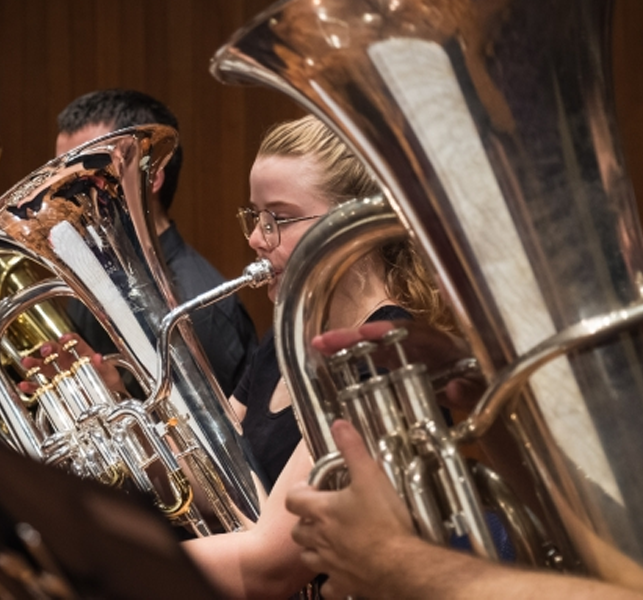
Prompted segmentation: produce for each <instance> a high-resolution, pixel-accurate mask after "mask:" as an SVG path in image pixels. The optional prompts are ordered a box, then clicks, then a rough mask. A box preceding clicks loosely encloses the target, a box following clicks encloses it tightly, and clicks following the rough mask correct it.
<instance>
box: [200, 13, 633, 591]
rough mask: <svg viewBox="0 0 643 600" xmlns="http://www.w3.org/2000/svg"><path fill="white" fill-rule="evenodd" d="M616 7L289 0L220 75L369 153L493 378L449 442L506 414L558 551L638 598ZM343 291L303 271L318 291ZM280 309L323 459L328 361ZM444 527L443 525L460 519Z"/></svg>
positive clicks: (432, 450)
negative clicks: (279, 99)
mask: <svg viewBox="0 0 643 600" xmlns="http://www.w3.org/2000/svg"><path fill="white" fill-rule="evenodd" d="M611 9H612V2H610V1H609V0H569V1H567V2H558V1H557V0H545V1H543V2H532V1H531V0H506V1H503V2H485V1H476V2H474V1H473V0H464V1H463V2H451V1H447V0H399V1H395V2H383V1H382V2H380V1H375V2H372V1H367V0H350V1H347V0H315V1H311V0H286V1H282V2H278V3H277V4H275V5H274V6H273V7H272V8H270V9H268V10H267V11H266V12H265V13H263V14H262V15H259V16H258V17H256V18H255V20H254V21H253V22H252V23H250V24H249V25H248V26H247V27H246V28H244V29H243V30H241V31H239V32H238V33H237V34H236V35H235V36H234V37H233V39H232V40H231V41H230V42H229V44H228V45H226V46H224V47H223V48H222V49H221V50H219V52H218V53H217V55H216V56H215V58H214V60H213V63H212V71H213V73H214V74H215V76H217V77H218V78H220V79H221V80H223V81H227V82H249V83H263V84H265V85H267V86H270V87H273V88H275V89H277V90H280V91H282V92H284V93H286V94H288V95H289V96H291V97H292V98H294V99H295V100H297V101H298V102H300V103H301V104H302V105H303V106H304V107H305V108H307V109H308V110H310V111H311V112H313V113H315V114H316V115H317V116H318V117H320V118H321V119H322V120H323V121H325V122H326V123H327V124H328V125H329V126H331V127H332V128H333V129H334V130H335V131H336V132H337V133H338V134H339V135H340V136H341V137H342V138H343V139H344V140H345V141H346V142H347V143H348V144H349V145H350V146H351V147H353V148H354V149H355V150H356V152H358V154H359V155H360V156H361V157H362V158H363V159H364V160H365V161H366V162H367V163H368V164H369V165H370V167H371V168H372V169H373V171H374V172H375V173H376V174H377V176H378V178H379V180H380V182H381V184H382V187H383V189H384V191H385V194H386V196H387V198H388V199H389V201H390V203H391V205H392V206H393V208H394V210H395V212H396V213H397V215H398V216H399V218H400V220H401V221H402V223H404V225H405V227H406V229H407V230H408V232H409V234H410V235H412V236H414V237H415V238H416V239H417V240H418V242H419V245H421V246H422V248H423V251H424V253H425V255H426V258H427V261H428V262H429V263H430V265H431V266H432V269H433V271H434V273H435V275H436V278H437V279H438V281H439V283H440V285H441V288H442V290H443V292H444V294H445V295H446V297H448V299H449V300H450V301H451V305H452V308H453V311H454V312H455V313H456V315H457V317H458V320H459V322H460V325H461V328H462V331H463V333H464V334H465V336H466V338H467V339H468V341H469V343H470V347H471V349H472V352H473V354H474V356H475V358H476V359H477V361H478V363H479V365H480V367H481V369H482V372H483V373H484V375H485V377H486V379H487V381H488V382H489V386H488V389H487V392H486V393H485V395H484V397H483V398H482V400H481V401H480V403H479V404H478V405H477V407H476V408H475V410H474V411H473V412H472V413H471V414H470V416H469V417H468V418H467V419H466V420H465V421H464V422H463V423H461V424H460V425H458V426H456V427H453V428H451V429H448V430H446V431H445V432H444V436H446V437H444V436H443V437H444V439H445V440H446V441H448V442H449V443H450V444H452V445H453V446H454V447H461V446H462V444H464V443H466V442H468V441H471V440H472V439H476V438H478V437H480V436H482V435H483V434H484V433H485V432H486V431H487V430H488V429H489V427H490V426H491V424H498V423H500V424H503V425H505V426H506V427H507V429H509V430H510V432H511V433H512V434H513V436H514V438H515V440H516V441H517V446H518V448H519V449H520V451H521V453H522V456H523V459H524V461H525V463H526V465H527V469H526V470H525V471H523V473H522V475H520V476H519V478H518V479H516V480H514V481H507V484H508V485H509V487H514V488H516V487H519V486H521V485H522V484H523V480H524V479H528V480H530V481H531V482H533V485H534V490H535V492H536V494H537V496H538V500H539V507H540V508H539V509H538V510H536V512H538V513H539V514H541V515H544V516H543V518H544V520H545V524H546V525H548V532H547V533H546V535H545V539H546V540H550V541H551V542H552V543H551V544H549V545H548V547H549V550H548V552H553V555H552V557H553V560H552V561H551V562H554V563H556V564H557V565H559V566H560V567H561V568H562V569H564V570H567V571H575V572H587V573H590V574H593V575H595V576H597V577H599V578H602V579H606V580H609V581H613V582H617V583H620V584H622V585H625V586H628V587H632V588H636V589H640V590H643V546H642V544H641V539H643V518H642V517H641V515H642V512H643V504H642V502H643V501H642V498H643V476H639V475H638V472H639V470H638V468H637V465H638V464H639V462H640V460H641V457H642V456H643V442H642V441H641V439H642V438H641V436H640V431H641V430H642V429H643V411H642V410H641V397H642V393H643V387H642V382H643V368H642V358H643V356H642V353H643V346H642V344H643V340H642V339H641V335H640V333H639V331H640V328H639V327H637V326H638V324H639V323H640V320H641V317H642V315H643V308H642V306H643V305H642V303H641V289H642V287H641V286H642V282H643V237H642V236H641V229H640V225H639V217H638V214H637V210H636V205H635V202H634V197H633V192H632V188H631V184H630V181H629V179H628V177H627V175H626V173H625V168H624V160H623V157H622V154H621V151H620V149H619V145H618V135H617V133H616V124H615V114H614V110H613V106H612V93H611V82H610V63H609V61H610V42H611V38H610V24H611ZM310 233H311V235H312V233H313V232H312V230H311V232H310ZM354 233H355V236H357V235H359V228H357V227H355V229H354ZM351 243H354V242H351ZM303 256H304V255H301V256H300V260H302V259H303V258H302V257H303ZM317 258H318V259H319V258H320V257H319V255H317ZM291 262H292V263H294V262H295V255H293V260H292V261H291ZM313 272H314V271H313ZM291 274H292V275H291ZM291 277H292V279H291V281H293V282H294V281H295V278H296V277H297V274H296V273H295V270H294V269H292V270H291V269H290V267H289V269H288V270H287V272H286V274H285V276H284V280H283V285H282V290H284V289H286V287H287V284H288V280H289V278H291ZM326 283H327V282H326V281H322V282H321V283H320V280H319V278H318V279H316V280H314V281H307V282H303V281H299V282H298V285H299V290H300V292H297V293H300V294H301V296H300V297H301V302H302V303H303V302H305V301H306V302H313V301H314V298H307V299H306V300H304V297H305V296H306V294H305V291H307V290H308V291H309V290H310V289H311V288H313V287H314V286H315V285H316V284H319V285H322V286H323V285H324V284H326ZM290 292H291V294H292V293H294V292H293V289H291V290H290ZM308 296H313V295H311V294H308ZM280 300H284V301H286V299H285V297H283V298H281V299H280ZM289 302H291V303H292V302H295V301H294V300H292V299H291V300H290V301H289ZM311 310H312V309H311V308H310V306H308V307H307V309H306V312H305V313H298V314H305V315H310V314H311ZM312 314H314V313H312ZM284 316H285V315H284V314H282V315H281V318H278V319H277V323H276V330H277V334H278V335H277V341H278V344H279V345H280V350H279V351H280V354H281V358H282V361H283V365H282V367H283V371H284V373H286V377H287V381H288V383H289V385H290V386H291V390H292V393H293V396H294V397H295V398H296V400H295V405H296V410H297V413H298V414H299V415H300V416H301V421H300V422H301V423H302V424H303V427H304V429H306V432H304V435H305V437H306V439H308V440H310V441H311V452H312V453H313V455H314V457H315V458H316V459H320V458H321V457H322V456H324V455H331V454H332V452H333V451H334V447H333V445H332V440H330V439H329V438H328V437H327V435H326V432H327V429H328V422H329V420H332V418H334V417H335V416H337V414H338V413H337V412H334V411H333V410H332V409H329V408H328V407H329V406H332V401H331V400H329V399H328V398H326V397H325V396H323V395H322V396H319V395H320V394H323V393H324V390H325V389H326V388H325V386H324V385H322V383H321V382H320V380H321V379H322V376H321V375H320V373H321V372H323V368H322V367H321V366H320V364H321V361H320V359H319V357H317V356H315V355H314V353H312V354H308V355H307V356H306V357H302V356H300V355H299V353H302V352H307V351H308V350H309V348H308V347H307V345H308V341H307V340H306V339H301V336H303V334H304V332H305V333H306V334H307V335H308V334H310V333H312V332H311V331H310V329H307V328H306V327H304V326H302V323H301V320H300V321H298V322H297V323H295V324H294V325H292V326H291V325H289V323H288V320H287V319H285V318H284ZM315 398H318V400H315ZM318 405H319V406H322V407H323V410H322V411H321V412H316V411H315V410H314V408H311V407H315V406H318ZM418 411H419V412H420V413H422V412H424V413H425V414H424V416H422V418H421V419H420V420H419V421H417V422H410V423H407V425H408V427H409V431H410V432H411V433H412V434H414V435H415V437H414V439H416V440H418V439H419V440H420V442H419V447H420V449H421V452H424V453H425V454H426V455H430V454H434V455H438V454H439V453H440V449H439V448H438V447H436V445H435V444H434V441H433V440H431V436H430V435H428V433H427V432H428V428H430V427H432V426H433V425H434V424H435V423H432V422H431V417H427V416H426V415H427V414H430V411H428V410H425V411H423V410H422V408H421V407H420V408H419V409H418ZM422 419H424V421H422ZM423 431H424V433H425V434H426V435H424V438H425V439H422V435H421V434H422V432H423ZM444 469H445V467H444V465H443V466H442V467H441V471H444ZM483 478H484V477H483ZM453 484H454V482H453V481H451V482H448V483H447V486H451V485H453ZM458 493H462V494H469V495H470V496H471V497H475V496H476V495H477V492H475V490H470V489H469V488H468V487H467V488H465V489H463V490H460V491H459V492H458ZM456 506H457V503H456ZM439 516H440V515H438V517H439ZM459 516H460V515H458V517H459ZM442 519H443V522H442V523H437V525H436V529H440V527H442V526H444V524H445V523H446V521H448V520H449V519H450V520H453V515H446V516H445V515H442ZM465 521H466V519H465ZM465 527H467V528H468V529H469V531H472V530H473V526H472V525H470V524H465ZM484 537H485V536H484V535H483V536H482V538H483V539H481V543H480V546H481V549H480V552H481V553H482V554H487V555H492V554H493V550H492V549H486V548H485V547H484V546H485V540H484ZM536 551H537V552H539V551H540V550H538V549H537V550H536ZM537 562H539V561H537Z"/></svg>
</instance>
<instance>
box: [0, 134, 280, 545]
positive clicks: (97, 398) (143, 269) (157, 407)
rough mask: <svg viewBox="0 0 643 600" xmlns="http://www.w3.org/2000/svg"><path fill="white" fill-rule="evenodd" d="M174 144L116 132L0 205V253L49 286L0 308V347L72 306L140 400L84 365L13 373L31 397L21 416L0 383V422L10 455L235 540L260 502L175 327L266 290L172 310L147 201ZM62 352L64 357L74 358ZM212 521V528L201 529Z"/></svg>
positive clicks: (205, 297)
mask: <svg viewBox="0 0 643 600" xmlns="http://www.w3.org/2000/svg"><path fill="white" fill-rule="evenodd" d="M177 140H178V134H177V133H176V131H174V130H173V129H171V128H169V127H165V126H160V125H150V126H142V127H133V128H129V129H123V130H120V131H117V132H115V133H112V134H110V135H107V136H104V137H101V138H97V139H96V140H94V141H92V142H89V143H87V144H84V145H83V146H80V147H78V148H76V149H74V150H71V151H70V152H68V153H66V154H64V155H61V156H60V157H58V158H56V159H54V160H52V161H50V162H49V163H47V164H46V165H44V166H43V167H42V168H40V169H38V170H36V171H34V172H33V173H31V174H30V175H29V176H28V177H27V178H25V179H24V180H23V181H21V182H20V183H18V184H17V185H15V186H14V187H13V188H11V189H10V190H9V191H8V192H6V193H5V194H4V195H3V196H2V197H0V251H1V252H3V253H4V252H8V253H12V254H14V255H19V256H22V257H25V259H29V260H31V261H33V262H34V263H36V264H38V265H41V266H42V267H43V268H44V269H46V270H47V271H49V272H51V273H53V274H54V277H52V278H47V279H43V280H41V281H36V282H34V283H32V284H30V285H25V286H23V287H22V289H20V290H18V291H16V292H15V293H13V294H11V295H8V296H6V297H5V298H3V299H2V301H0V337H2V336H3V335H4V334H5V332H6V331H8V330H10V328H11V327H13V326H14V325H12V324H13V323H15V321H16V319H19V318H20V317H21V315H24V314H25V313H27V312H29V311H32V310H33V307H34V306H36V305H41V304H42V303H43V302H49V301H52V300H54V299H57V298H59V297H70V296H73V297H75V298H77V299H79V300H80V301H81V302H83V303H84V304H85V306H87V307H88V308H89V309H90V310H91V311H92V313H93V314H94V316H95V317H96V318H97V319H98V321H99V322H100V323H101V325H102V326H103V327H104V328H105V330H106V331H107V332H108V333H109V335H110V337H111V338H112V340H113V342H114V344H115V345H116V348H117V350H118V358H117V364H118V366H121V367H124V368H126V369H127V370H129V371H130V372H131V373H132V374H133V375H134V377H135V378H136V380H137V381H138V383H139V384H140V387H141V389H142V391H143V392H142V393H143V395H144V396H145V397H144V398H140V399H135V398H131V397H125V398H123V397H120V395H117V394H114V393H113V392H112V391H111V390H109V389H108V388H107V387H106V386H105V384H104V383H103V381H102V379H101V378H100V376H99V375H98V374H97V372H96V371H95V370H94V368H93V366H92V364H91V362H90V361H89V360H88V359H87V358H83V357H80V356H77V355H76V360H75V361H74V363H73V366H71V368H66V367H65V366H64V365H62V363H61V364H59V363H58V358H59V357H57V356H55V355H52V356H50V357H47V359H46V360H48V361H50V362H51V363H52V366H53V367H55V368H56V370H57V371H58V373H57V374H56V375H55V376H54V377H52V378H47V377H45V375H44V374H43V373H42V372H41V371H40V370H39V369H34V370H32V371H31V372H29V373H27V377H29V378H31V379H32V380H33V381H34V382H35V383H37V384H38V386H39V387H38V390H37V392H36V393H35V394H34V398H33V399H32V400H31V402H32V404H33V406H32V407H31V408H29V409H28V408H27V407H26V406H25V402H24V400H23V398H22V397H21V396H20V395H19V394H18V393H17V390H16V387H15V386H14V385H12V384H11V381H10V380H9V378H8V376H7V374H6V373H5V372H4V371H3V370H0V418H1V419H2V421H3V423H4V427H5V435H6V438H7V440H8V443H9V445H10V446H12V447H13V448H14V449H15V450H17V451H19V452H22V453H24V454H26V455H29V456H31V457H32V458H35V459H37V460H40V461H42V462H44V463H46V464H52V465H57V466H61V467H63V468H65V469H67V470H69V471H71V472H73V473H75V474H77V475H80V476H82V477H90V478H93V479H97V480H98V481H101V482H104V483H107V484H110V485H113V486H124V487H127V486H131V485H135V486H136V487H138V488H139V489H141V490H143V491H144V492H146V493H149V494H150V495H152V496H153V497H154V498H155V500H156V503H157V505H158V506H159V508H160V509H161V510H162V512H163V513H164V514H165V515H166V516H167V517H168V519H169V520H170V521H171V522H172V524H174V525H179V526H184V527H185V528H187V529H188V530H189V531H190V532H191V533H192V534H193V535H196V536H202V535H208V534H209V533H211V532H212V531H213V528H215V527H216V528H218V527H221V526H223V528H225V529H226V530H229V531H235V530H239V529H244V528H245V527H246V526H247V525H248V524H249V523H251V522H253V521H255V520H256V519H257V517H258V515H259V510H260V503H261V500H262V498H263V497H264V496H265V491H264V484H263V482H262V481H263V475H262V474H261V473H260V471H259V470H258V469H257V468H256V463H255V461H254V459H253V457H252V456H251V453H250V451H249V448H248V447H247V445H246V442H245V440H244V439H243V437H242V436H241V435H240V433H241V431H240V426H239V423H238V421H237V420H236V418H235V417H234V414H233V412H232V409H231V407H230V406H229V404H228V402H227V398H225V397H224V396H223V393H222V391H221V389H220V387H219V385H218V383H217V381H216V379H215V378H214V375H213V374H212V373H211V371H210V367H209V365H208V362H207V358H206V357H205V355H204V354H203V351H202V349H201V347H200V345H199V344H198V341H197V340H196V337H195V335H194V332H193V330H192V328H191V325H190V324H189V322H188V319H187V317H189V314H190V313H191V312H192V311H194V310H197V309H198V308H200V307H202V306H207V305H208V304H211V303H212V302H216V301H217V300H220V299H222V298H225V297H226V296H228V295H230V294H232V293H234V292H236V291H237V290H238V289H239V288H240V287H243V286H246V285H250V286H253V287H257V286H259V285H262V284H263V283H265V282H267V281H269V280H270V279H271V278H272V276H273V274H272V267H271V265H270V264H269V263H268V262H267V261H262V262H257V263H255V264H253V265H250V266H249V267H247V268H246V270H245V271H244V273H243V275H242V276H241V277H239V278H237V279H234V280H232V281H229V282H226V283H224V284H222V285H221V286H218V287H217V288H214V289H213V290H211V291H209V292H206V293H204V294H202V295H200V296H198V297H197V298H195V299H193V300H191V301H189V302H186V303H185V304H182V305H179V304H178V303H177V302H176V300H175V298H174V296H173V294H172V291H171V287H170V284H169V278H168V277H167V275H166V274H165V271H164V265H163V262H162V260H161V259H160V256H161V254H160V250H159V248H158V240H157V238H156V236H155V235H154V234H153V232H154V228H153V226H152V224H151V222H149V221H148V220H149V219H151V214H150V209H149V207H148V205H147V196H146V194H147V189H148V185H149V184H150V182H151V181H152V180H153V178H154V176H155V174H156V172H157V171H158V170H159V169H161V168H163V166H164V165H165V163H166V162H167V160H168V159H169V157H170V156H171V153H172V152H173V151H174V148H175V147H176V144H177ZM73 344H74V341H72V342H71V343H70V344H69V345H68V346H67V347H65V348H64V349H65V350H67V351H69V352H70V353H74V352H75V350H74V348H73ZM213 515H214V517H213Z"/></svg>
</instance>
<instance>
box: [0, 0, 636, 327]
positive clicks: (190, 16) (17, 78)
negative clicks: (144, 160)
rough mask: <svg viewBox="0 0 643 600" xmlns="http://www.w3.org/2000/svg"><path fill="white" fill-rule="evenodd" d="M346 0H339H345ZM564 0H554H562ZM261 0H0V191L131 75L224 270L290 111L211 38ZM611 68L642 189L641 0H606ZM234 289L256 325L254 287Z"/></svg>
mask: <svg viewBox="0 0 643 600" xmlns="http://www.w3.org/2000/svg"><path fill="white" fill-rule="evenodd" d="M347 1H350V0H347ZM561 1H563V0H561ZM271 4H272V2H271V1H270V0H0V147H1V148H2V156H1V157H0V192H4V191H5V190H7V189H8V188H9V187H11V186H12V185H13V184H14V183H17V182H18V181H19V180H20V179H22V178H23V177H25V176H26V175H28V174H29V173H30V172H31V171H33V170H34V169H36V168H37V167H39V166H40V165H42V164H43V163H45V162H46V161H47V160H49V159H50V158H51V157H52V156H53V151H54V140H55V136H56V115H57V114H58V112H59V111H60V110H61V109H62V108H63V107H64V106H65V105H66V104H67V103H68V102H69V101H70V100H72V99H73V98H75V97H76V96H78V95H80V94H82V93H85V92H88V91H91V90H94V89H97V88H105V87H132V88H136V89H140V90H142V91H144V92H148V93H150V94H152V95H153V96H156V97H158V98H159V99H160V100H162V101H164V102H165V103H166V104H168V105H169V106H170V107H171V108H172V109H173V111H174V112H175V113H176V114H177V116H178V118H179V121H180V124H181V137H182V141H183V146H184V148H185V157H186V162H185V168H184V170H183V174H182V180H181V182H180V185H179V191H178V196H177V198H176V201H175V205H174V207H173V209H172V217H173V218H174V220H176V221H177V223H178V225H179V227H180V230H181V231H182V232H183V234H184V236H185V237H186V239H187V240H188V241H189V242H190V243H191V244H192V245H193V246H195V247H196V248H197V249H198V250H199V251H200V252H201V253H202V254H204V255H205V256H206V257H207V258H208V259H210V260H211V261H212V262H213V263H214V264H215V265H216V266H217V267H218V268H219V270H220V271H221V272H222V273H223V274H224V275H225V276H227V277H236V276H238V275H240V273H241V271H242V269H243V267H244V266H245V265H247V264H248V263H249V262H251V261H252V260H253V259H254V255H253V252H252V251H251V250H250V249H249V248H248V246H247V244H246V241H245V240H244V239H243V237H242V236H241V234H240V232H239V228H238V226H237V223H236V220H235V217H234V212H235V208H236V207H237V206H239V205H242V204H244V203H245V202H246V200H247V197H248V183H247V182H248V173H249V169H250V166H251V164H252V160H253V158H254V155H255V152H256V149H257V144H258V141H259V138H260V136H261V133H262V132H263V131H264V130H265V128H266V127H267V126H269V125H270V124H272V123H273V122H274V121H277V120H281V119H284V118H289V117H295V116H298V115H300V114H301V111H300V109H299V108H297V107H296V106H295V105H294V103H293V102H292V101H291V100H289V99H288V98H287V97H286V96H284V95H282V94H279V93H277V92H273V91H270V90H266V89H263V88H258V87H252V88H241V87H235V86H224V85H222V84H220V83H218V82H217V81H216V80H215V79H214V78H213V77H212V76H211V75H210V73H209V71H208V66H209V62H210V58H211V57H212V56H213V54H214V52H215V50H216V49H217V48H219V47H220V46H221V45H222V44H224V43H225V42H226V41H227V39H228V38H229V37H230V36H231V35H232V33H233V32H234V31H236V30H237V29H238V28H239V27H241V26H242V25H243V24H245V23H246V22H248V21H249V20H250V19H251V18H252V17H254V16H255V15H256V14H257V13H259V12H260V11H261V10H263V9H264V8H266V7H268V6H270V5H271ZM614 27H615V61H614V77H615V89H616V96H617V105H618V113H619V119H620V124H621V131H622V135H623V138H624V148H625V151H626V155H627V158H628V162H629V165H630V172H631V175H632V179H633V181H634V185H635V188H637V190H638V196H639V198H643V170H642V169H641V167H640V165H641V164H643V77H641V76H640V68H641V65H642V64H643V35H642V33H643V2H641V0H617V2H616V18H615V22H614ZM242 298H243V300H244V302H245V304H246V306H247V307H248V310H249V311H250V313H251V315H252V317H253V319H254V320H255V323H256V324H257V328H258V330H259V332H260V333H262V332H263V331H265V329H266V328H267V327H268V326H269V324H270V322H271V319H272V305H271V304H270V303H269V302H268V300H267V298H266V294H265V291H264V290H245V291H243V292H242Z"/></svg>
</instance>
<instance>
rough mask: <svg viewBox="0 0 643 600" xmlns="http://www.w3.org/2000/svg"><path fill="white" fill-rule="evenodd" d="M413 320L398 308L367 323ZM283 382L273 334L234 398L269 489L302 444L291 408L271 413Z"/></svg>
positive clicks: (382, 311) (256, 355)
mask: <svg viewBox="0 0 643 600" xmlns="http://www.w3.org/2000/svg"><path fill="white" fill-rule="evenodd" d="M411 318H412V317H411V315H410V313H409V312H408V311H406V310H404V309H403V308H401V307H399V306H383V307H381V308H379V309H378V310H376V311H375V312H374V313H373V314H372V315H371V316H370V317H369V318H368V320H367V322H373V321H396V320H410V319H411ZM280 378H281V372H280V371H279V364H278V361H277V353H276V350H275V336H274V332H273V331H272V330H270V331H269V332H268V333H267V334H266V335H265V336H264V338H263V339H262V340H261V343H260V344H259V347H258V348H257V350H256V351H255V353H254V355H253V356H252V359H251V362H250V365H249V366H248V368H247V369H246V372H245V373H244V375H243V377H242V379H241V381H240V382H239V385H238V386H237V388H236V389H235V391H234V397H235V398H236V399H237V400H238V401H239V402H241V404H243V405H244V406H245V407H246V409H247V410H246V415H245V417H244V419H243V434H244V436H245V437H246V438H247V440H248V442H249V443H250V449H251V450H252V454H253V455H254V457H255V458H256V459H257V462H258V463H259V465H260V467H261V468H262V470H263V472H264V473H265V475H266V477H267V478H268V482H267V483H268V485H269V487H270V488H272V486H273V485H274V483H275V481H276V480H277V477H279V474H280V473H281V471H282V470H283V468H284V467H285V466H286V463H287V462H288V459H289V458H290V455H291V454H292V453H293V452H294V450H295V447H296V446H297V444H298V443H299V440H301V433H300V431H299V427H298V426H297V422H296V420H295V415H294V413H293V409H292V406H288V407H286V408H284V409H282V410H280V411H279V412H276V413H273V412H271V411H270V399H271V398H272V394H273V392H274V391H275V388H276V387H277V384H278V383H279V379H280Z"/></svg>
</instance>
